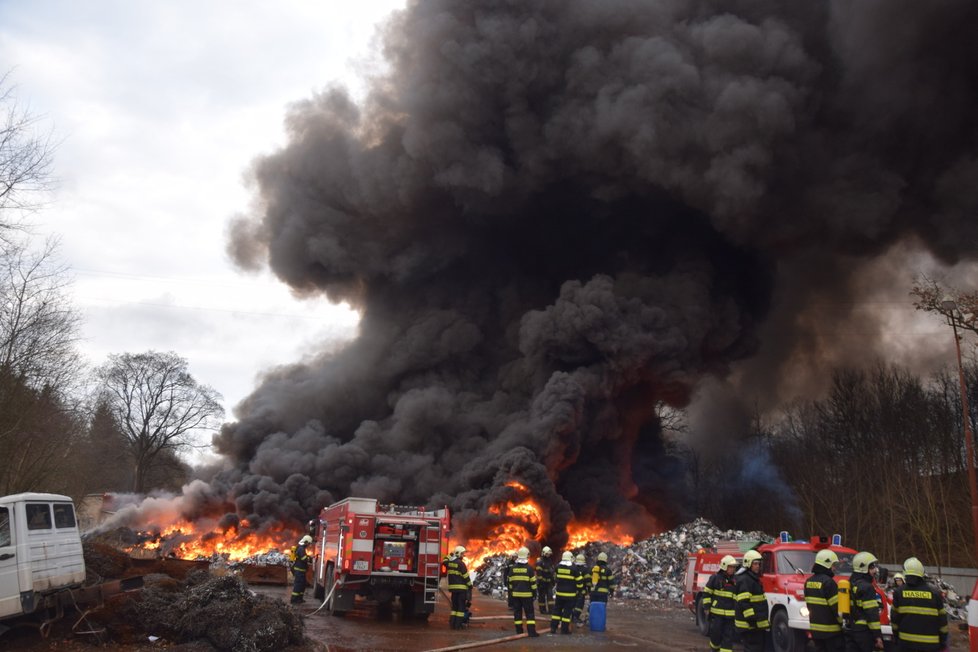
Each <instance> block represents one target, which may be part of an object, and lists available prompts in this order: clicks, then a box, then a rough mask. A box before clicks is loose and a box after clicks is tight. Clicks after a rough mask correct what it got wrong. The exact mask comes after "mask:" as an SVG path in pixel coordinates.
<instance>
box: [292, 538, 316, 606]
mask: <svg viewBox="0 0 978 652" xmlns="http://www.w3.org/2000/svg"><path fill="white" fill-rule="evenodd" d="M311 543H312V537H311V536H309V535H308V534H307V535H305V536H304V537H302V538H301V539H299V543H298V544H297V545H296V547H295V561H293V562H292V599H291V600H289V602H291V603H292V604H298V603H300V602H305V601H306V600H305V594H306V572H307V571H308V570H309V562H310V561H311V560H312V557H311V556H310V555H309V550H308V546H309V544H311Z"/></svg>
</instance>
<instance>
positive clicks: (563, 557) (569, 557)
mask: <svg viewBox="0 0 978 652" xmlns="http://www.w3.org/2000/svg"><path fill="white" fill-rule="evenodd" d="M560 561H574V553H572V552H571V551H570V550H568V551H567V552H565V553H564V554H562V555H561V556H560Z"/></svg>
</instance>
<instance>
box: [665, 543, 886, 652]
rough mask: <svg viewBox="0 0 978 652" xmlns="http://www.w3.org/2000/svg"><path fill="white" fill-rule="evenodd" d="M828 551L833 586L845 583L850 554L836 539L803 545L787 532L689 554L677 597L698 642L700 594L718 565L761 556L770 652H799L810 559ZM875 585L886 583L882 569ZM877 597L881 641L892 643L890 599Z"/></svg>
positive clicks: (703, 626) (804, 639) (703, 627)
mask: <svg viewBox="0 0 978 652" xmlns="http://www.w3.org/2000/svg"><path fill="white" fill-rule="evenodd" d="M824 548H829V549H831V550H833V551H835V553H836V554H837V555H838V556H839V565H838V566H837V567H836V572H837V573H838V575H837V576H836V581H839V580H842V579H848V576H849V575H850V574H851V573H852V557H853V555H855V554H856V551H855V550H853V549H852V548H846V547H844V546H843V545H842V537H840V536H839V535H838V534H836V535H833V537H832V539H831V540H829V538H828V537H812V538H811V539H810V540H808V541H792V540H791V537H790V536H789V535H788V533H787V532H782V533H781V536H780V537H779V538H778V540H776V541H774V542H771V543H768V542H764V541H720V542H718V543H717V545H716V546H715V547H713V548H710V549H702V550H699V551H697V552H696V553H693V554H690V555H689V557H688V558H687V560H686V579H685V589H684V591H683V604H684V605H686V606H687V607H688V608H689V609H690V610H691V611H693V613H694V614H696V626H697V627H698V628H699V630H700V633H702V634H703V635H704V636H706V635H707V633H708V624H707V618H706V612H705V610H704V608H703V589H704V587H705V586H706V583H707V581H709V579H710V576H711V575H714V574H716V572H717V571H719V570H720V560H721V559H722V558H723V556H724V555H733V556H734V557H736V558H737V559H738V560H740V558H741V557H743V554H744V553H745V552H747V551H748V550H757V551H758V552H759V553H761V584H762V585H763V586H764V593H765V594H766V596H767V604H768V609H769V610H770V616H769V619H770V622H771V635H772V639H773V641H774V650H775V652H802V651H803V650H805V646H806V645H807V644H808V638H809V634H808V608H807V607H806V605H805V580H807V579H808V578H809V577H810V576H811V571H812V566H813V565H814V564H815V554H816V553H817V552H818V551H819V550H822V549H824ZM880 572H881V573H882V574H883V575H882V576H881V577H880V578H879V581H880V582H886V569H884V568H881V569H880ZM877 592H878V593H879V594H880V596H881V597H882V603H883V609H881V611H880V621H881V623H882V625H883V637H884V639H886V640H887V641H890V640H892V629H891V628H890V620H889V611H890V610H889V605H890V602H891V601H890V599H889V597H888V596H887V595H886V592H885V591H883V590H882V589H881V588H880V587H879V585H877Z"/></svg>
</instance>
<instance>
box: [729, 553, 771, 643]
mask: <svg viewBox="0 0 978 652" xmlns="http://www.w3.org/2000/svg"><path fill="white" fill-rule="evenodd" d="M741 566H742V568H741V569H740V572H739V573H738V574H737V607H736V615H735V616H734V625H735V626H736V627H737V631H738V632H739V633H740V640H741V641H743V643H744V652H763V650H764V636H765V634H766V632H767V631H768V630H769V629H771V623H770V622H768V619H767V617H768V613H767V597H766V596H765V595H764V587H763V586H761V553H759V552H757V551H756V550H748V551H747V552H745V553H744V558H743V561H742V562H741Z"/></svg>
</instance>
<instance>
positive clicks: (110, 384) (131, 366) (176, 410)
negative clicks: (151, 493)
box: [96, 351, 224, 492]
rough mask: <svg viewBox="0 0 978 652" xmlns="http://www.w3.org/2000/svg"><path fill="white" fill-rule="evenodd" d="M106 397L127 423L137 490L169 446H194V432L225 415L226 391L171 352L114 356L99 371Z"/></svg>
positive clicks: (121, 422) (125, 429) (213, 424)
mask: <svg viewBox="0 0 978 652" xmlns="http://www.w3.org/2000/svg"><path fill="white" fill-rule="evenodd" d="M96 377H97V379H98V380H99V382H100V388H101V391H102V392H103V396H102V399H103V400H104V401H105V403H106V405H108V407H109V410H110V411H111V412H112V415H113V416H114V417H115V418H116V420H117V422H118V424H119V426H120V427H121V428H122V432H123V435H124V436H125V439H126V444H127V446H128V449H129V454H130V456H131V460H132V463H133V487H132V488H133V491H136V492H143V491H145V490H146V486H145V485H146V479H147V473H148V471H149V470H150V468H151V467H152V465H153V463H154V460H156V459H157V457H158V456H159V455H160V453H161V452H163V451H169V452H174V451H176V450H178V449H180V448H184V447H189V446H193V440H192V437H193V435H194V434H195V433H196V432H198V431H201V430H208V429H213V428H214V427H216V426H217V425H218V424H219V422H220V420H221V419H223V417H224V408H222V407H221V404H220V403H219V401H220V399H221V395H220V394H218V393H217V392H216V391H214V390H213V389H211V388H210V387H208V386H207V385H201V384H199V383H198V382H197V381H196V380H195V379H194V378H193V376H191V375H190V372H189V371H188V368H187V361H186V360H185V359H183V358H181V357H180V356H178V355H177V354H176V353H174V352H172V351H170V352H167V353H160V352H157V351H148V352H146V353H137V354H133V353H123V354H121V355H111V356H109V360H108V362H106V363H105V364H104V365H102V366H101V367H99V368H98V369H97V370H96Z"/></svg>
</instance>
